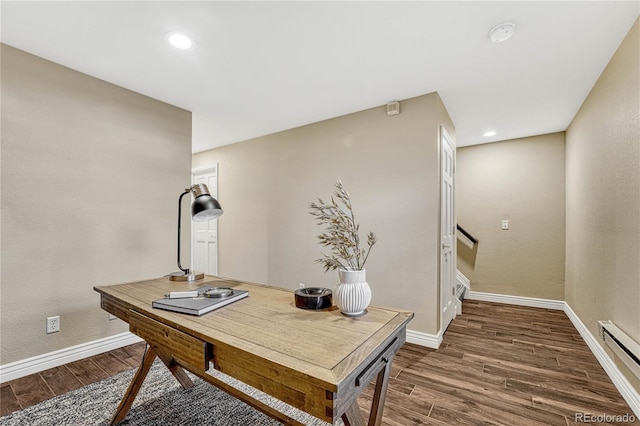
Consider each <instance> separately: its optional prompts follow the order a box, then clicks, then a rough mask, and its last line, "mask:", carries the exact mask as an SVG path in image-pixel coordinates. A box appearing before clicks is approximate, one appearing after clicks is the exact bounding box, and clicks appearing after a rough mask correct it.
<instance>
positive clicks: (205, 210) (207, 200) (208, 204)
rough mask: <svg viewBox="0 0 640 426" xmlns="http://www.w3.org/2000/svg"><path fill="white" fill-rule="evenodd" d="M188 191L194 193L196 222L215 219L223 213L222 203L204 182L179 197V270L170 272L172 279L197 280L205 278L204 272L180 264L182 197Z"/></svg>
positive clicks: (193, 208)
mask: <svg viewBox="0 0 640 426" xmlns="http://www.w3.org/2000/svg"><path fill="white" fill-rule="evenodd" d="M188 193H192V194H193V203H192V204H191V219H192V220H193V221H194V222H207V221H209V220H212V219H215V218H217V217H218V216H220V215H221V214H222V207H220V203H219V202H218V201H217V200H216V199H215V198H213V197H212V196H211V194H209V188H207V185H205V184H203V183H196V184H194V185H191V188H188V189H185V190H184V192H183V193H182V194H181V195H180V198H178V268H180V270H179V271H176V272H172V273H171V274H169V279H170V280H171V281H196V280H201V279H203V278H204V273H203V272H193V271H190V270H189V269H185V268H183V267H182V265H180V222H181V220H182V214H181V211H182V208H181V207H182V197H184V196H185V195H187V194H188Z"/></svg>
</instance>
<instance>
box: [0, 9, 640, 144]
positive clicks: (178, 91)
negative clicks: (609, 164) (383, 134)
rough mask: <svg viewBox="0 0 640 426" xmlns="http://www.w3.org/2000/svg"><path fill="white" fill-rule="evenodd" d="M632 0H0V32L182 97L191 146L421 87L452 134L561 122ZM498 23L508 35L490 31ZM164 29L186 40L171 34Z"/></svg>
mask: <svg viewBox="0 0 640 426" xmlns="http://www.w3.org/2000/svg"><path fill="white" fill-rule="evenodd" d="M639 12H640V1H637V0H634V1H586V2H581V1H566V2H558V1H553V2H551V1H535V2H523V1H498V2H484V1H470V2H458V1H447V2H444V1H441V2H437V1H413V2H398V1H386V2H382V1H380V2H364V1H357V2H337V1H333V2H308V1H289V2H270V1H258V2H242V1H233V2H214V1H196V2H178V1H160V2H155V1H136V2H133V1H131V2H130V1H111V2H94V1H85V2H81V1H70V2H67V1H46V2H26V1H22V2H12V1H2V2H1V5H0V13H1V25H2V26H1V36H2V38H1V39H2V42H3V43H6V44H9V45H11V46H14V47H16V48H19V49H22V50H25V51H27V52H30V53H33V54H35V55H38V56H41V57H43V58H46V59H49V60H52V61H54V62H57V63H60V64H62V65H65V66H68V67H70V68H73V69H76V70H79V71H82V72H84V73H87V74H90V75H92V76H95V77H98V78H101V79H103V80H106V81H109V82H112V83H115V84H117V85H120V86H123V87H126V88H128V89H131V90H134V91H136V92H139V93H142V94H145V95H148V96H150V97H153V98H156V99H159V100H162V101H165V102H168V103H170V104H173V105H177V106H179V107H182V108H184V109H187V110H190V111H192V112H193V140H194V146H193V151H194V152H198V151H203V150H206V149H209V148H213V147H216V146H221V145H225V144H230V143H234V142H238V141H241V140H246V139H249V138H252V137H256V136H262V135H265V134H269V133H273V132H277V131H280V130H285V129H289V128H293V127H297V126H301V125H305V124H309V123H313V122H317V121H321V120H325V119H328V118H332V117H336V116H340V115H344V114H348V113H351V112H355V111H360V110H363V109H367V108H371V107H374V106H378V105H382V104H385V103H387V102H389V101H394V100H402V99H407V98H411V97H414V96H419V95H422V94H426V93H431V92H434V91H437V92H439V93H440V96H441V97H442V99H443V101H444V103H445V105H446V107H447V109H448V111H449V114H450V115H451V118H452V119H453V121H454V124H455V126H456V130H457V144H458V146H466V145H473V144H478V143H484V142H491V141H496V140H506V139H512V138H518V137H524V136H531V135H538V134H544V133H550V132H556V131H562V130H565V129H566V128H567V126H568V125H569V123H570V121H571V119H572V118H573V117H574V115H575V113H576V112H577V110H578V108H579V107H580V105H581V104H582V102H583V100H584V98H585V97H586V96H587V94H588V93H589V91H590V89H591V87H592V86H593V84H594V83H595V81H596V80H597V78H598V76H599V75H600V73H601V72H602V70H603V69H604V67H605V66H606V64H607V63H608V61H609V59H610V58H611V56H612V55H613V53H614V52H615V50H616V48H617V47H618V45H619V44H620V42H621V41H622V39H623V38H624V36H625V35H626V33H627V31H628V30H629V28H630V27H631V25H632V24H633V22H634V21H635V20H636V18H637V17H638V14H639ZM504 21H512V22H514V23H515V24H516V26H517V27H516V33H515V35H514V36H513V38H512V39H510V40H508V41H506V42H504V43H501V44H492V43H491V42H490V41H489V39H488V36H487V33H488V31H489V30H490V29H491V28H492V27H493V26H494V25H496V24H498V23H501V22H504ZM172 30H180V31H183V32H185V33H187V34H189V35H191V36H192V37H193V39H194V40H195V45H194V47H193V48H191V49H190V50H187V51H179V50H177V49H175V48H173V47H171V46H170V45H169V44H168V43H167V42H166V40H165V35H166V33H167V32H169V31H172ZM490 129H493V130H495V131H496V132H497V134H496V135H495V136H494V137H492V138H485V137H483V136H482V134H483V133H484V132H485V131H487V130H490Z"/></svg>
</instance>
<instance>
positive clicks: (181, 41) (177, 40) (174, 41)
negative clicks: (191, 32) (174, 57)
mask: <svg viewBox="0 0 640 426" xmlns="http://www.w3.org/2000/svg"><path fill="white" fill-rule="evenodd" d="M167 40H169V43H171V45H172V46H173V47H175V48H177V49H188V48H190V47H191V46H193V42H192V41H191V39H190V38H189V37H188V36H186V35H184V34H182V33H169V34H168V35H167Z"/></svg>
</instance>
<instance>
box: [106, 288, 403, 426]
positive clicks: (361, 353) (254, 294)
mask: <svg viewBox="0 0 640 426" xmlns="http://www.w3.org/2000/svg"><path fill="white" fill-rule="evenodd" d="M204 285H211V286H217V287H232V288H237V289H242V290H248V291H249V297H247V298H245V299H242V300H240V301H238V302H234V303H232V304H230V305H227V306H225V307H222V308H220V309H218V310H215V311H212V312H210V313H207V314H205V315H203V316H199V317H197V316H191V315H185V314H180V313H175V312H169V311H164V310H161V309H154V308H152V307H151V302H152V301H153V300H156V299H160V298H162V297H163V295H164V294H166V293H167V292H169V291H181V290H190V289H194V288H197V287H201V286H204ZM94 289H95V290H96V291H97V292H99V293H100V298H101V307H102V309H104V310H106V311H107V312H109V313H111V314H113V315H115V316H117V317H118V318H120V319H122V320H124V321H126V322H128V323H129V329H130V330H131V332H132V333H135V334H137V335H138V336H140V337H142V338H143V339H144V340H146V341H147V343H148V344H149V347H150V348H149V350H147V352H146V354H145V356H144V358H143V360H142V363H141V365H140V367H139V368H138V371H137V373H136V375H135V376H134V378H133V380H132V382H131V384H130V386H129V389H128V390H127V392H126V394H125V396H124V397H123V399H122V402H121V403H120V406H119V407H118V410H117V411H116V414H115V415H114V417H113V419H112V424H116V423H119V422H120V421H122V420H123V419H124V418H125V417H126V415H127V413H128V411H129V409H130V408H131V405H132V403H133V400H134V399H135V397H136V394H137V393H138V390H139V389H140V386H141V385H142V382H143V381H144V378H145V377H146V374H147V372H148V371H149V368H150V367H151V364H152V363H153V360H154V359H155V357H156V356H158V357H159V358H160V359H161V360H162V361H163V363H164V364H165V365H166V366H167V368H168V369H169V370H170V371H171V372H172V373H173V375H174V376H175V377H176V379H177V380H178V381H179V382H180V384H181V385H182V386H183V387H185V388H188V387H190V386H192V385H193V384H192V382H191V379H190V378H189V376H188V375H187V374H186V373H185V372H184V370H183V368H184V369H186V370H188V371H190V372H192V373H193V374H195V375H196V376H198V377H201V378H202V379H203V380H205V381H207V382H209V383H211V384H213V385H215V386H217V387H219V388H221V389H223V390H224V391H226V392H228V393H229V394H231V395H233V396H235V397H237V398H238V399H240V400H242V401H245V402H246V403H248V404H249V405H251V406H253V407H255V408H256V409H258V410H260V411H262V412H264V413H265V414H267V415H269V416H271V417H274V418H276V419H278V420H280V421H282V422H283V423H286V424H300V423H299V422H297V421H296V420H294V419H291V418H290V417H288V416H286V415H285V414H283V413H280V412H278V411H276V410H274V409H273V408H271V407H269V406H268V405H265V404H264V403H262V402H260V401H257V400H255V399H254V398H252V397H251V396H249V395H246V394H244V393H243V392H241V391H240V390H238V389H236V388H234V387H231V386H229V385H228V384H227V383H225V382H223V381H221V380H219V379H217V378H215V377H213V376H212V375H210V374H207V373H206V370H208V369H209V365H210V363H211V362H212V363H213V366H214V368H215V369H217V370H219V371H221V372H223V373H226V374H228V375H229V376H232V377H235V378H236V379H238V380H240V381H242V382H244V383H247V384H249V385H251V386H253V387H255V388H257V389H260V390H262V391H263V392H265V393H267V394H269V395H272V396H273V397H275V398H277V399H279V400H281V401H284V402H286V403H288V404H291V405H292V406H294V407H296V408H299V409H301V410H303V411H306V412H307V413H309V414H311V415H313V416H315V417H318V418H320V419H322V420H324V421H326V422H329V423H332V424H333V423H335V422H336V421H337V420H338V419H339V418H342V419H343V421H344V422H345V424H346V425H364V424H367V423H366V422H365V419H364V417H363V414H362V413H361V410H360V408H359V407H358V404H357V401H356V399H357V397H358V395H359V394H360V392H361V391H362V390H363V389H364V388H365V387H366V386H367V385H368V384H369V383H370V382H371V381H372V380H373V379H374V378H375V379H376V386H375V394H374V399H373V404H372V407H371V411H370V415H369V422H368V424H369V425H379V424H380V422H381V420H382V409H383V406H384V399H385V395H386V391H387V383H388V380H389V371H390V369H391V361H392V359H393V356H394V355H395V353H396V352H397V351H398V350H399V349H400V347H401V346H402V345H403V344H404V342H405V336H406V325H407V323H408V322H409V321H410V320H411V318H413V313H411V312H406V311H398V310H392V309H385V308H379V307H373V306H371V307H369V309H368V313H367V314H366V315H364V316H362V317H358V318H349V317H345V316H343V315H341V314H340V312H339V311H338V309H337V308H335V307H334V308H332V309H328V310H322V311H310V310H303V309H298V308H296V307H295V302H294V296H293V292H291V291H289V290H284V289H281V288H275V287H269V286H263V285H258V284H251V283H247V282H241V281H235V280H229V279H224V278H218V277H213V276H206V277H205V279H204V280H201V281H198V282H196V283H180V282H174V281H169V279H168V278H160V279H155V280H148V281H139V282H134V283H128V284H119V285H111V286H101V287H95V288H94Z"/></svg>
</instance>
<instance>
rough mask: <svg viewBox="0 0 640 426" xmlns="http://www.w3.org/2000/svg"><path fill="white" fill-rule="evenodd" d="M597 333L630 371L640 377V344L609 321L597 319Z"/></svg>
mask: <svg viewBox="0 0 640 426" xmlns="http://www.w3.org/2000/svg"><path fill="white" fill-rule="evenodd" d="M598 335H599V336H600V337H601V338H602V340H603V341H604V342H605V343H606V345H607V346H608V347H609V348H611V350H612V351H613V352H614V353H615V354H616V356H617V357H618V358H620V360H621V361H622V362H624V364H625V365H626V366H627V367H629V369H630V370H631V372H632V373H633V374H635V375H636V377H638V378H640V344H638V342H636V341H635V340H633V339H632V338H631V337H629V336H628V335H627V334H626V333H625V332H624V331H622V330H620V329H619V328H618V327H616V326H615V324H613V323H612V322H611V321H598Z"/></svg>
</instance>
